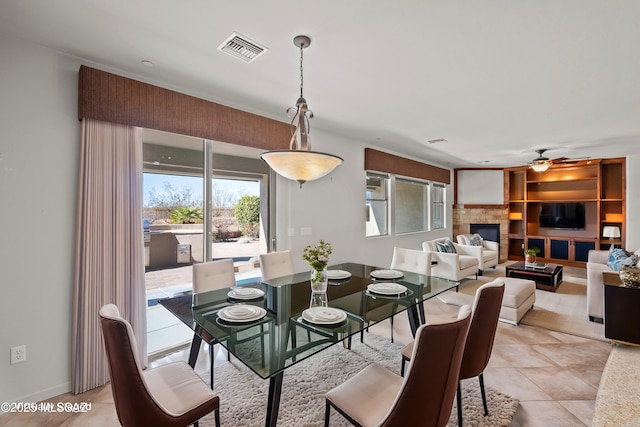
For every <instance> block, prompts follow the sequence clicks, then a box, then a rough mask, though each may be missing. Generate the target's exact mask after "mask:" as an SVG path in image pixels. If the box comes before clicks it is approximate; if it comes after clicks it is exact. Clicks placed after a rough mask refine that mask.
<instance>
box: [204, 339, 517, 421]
mask: <svg viewBox="0 0 640 427" xmlns="http://www.w3.org/2000/svg"><path fill="white" fill-rule="evenodd" d="M401 349H402V346H401V345H400V344H395V343H391V342H390V341H389V340H388V339H385V338H382V337H378V336H375V335H372V334H365V342H364V344H361V343H360V341H359V340H354V343H353V346H352V350H345V349H344V348H342V346H341V345H334V346H332V347H330V348H329V349H327V350H324V351H322V352H321V353H319V354H317V355H315V356H313V357H311V358H309V359H306V360H303V361H301V362H300V363H298V364H297V365H295V366H293V367H291V368H289V369H287V370H286V371H285V374H284V380H283V384H282V398H281V401H280V412H279V416H278V426H282V427H316V426H322V425H323V422H324V409H325V400H324V395H325V393H326V392H327V391H329V390H330V389H331V388H333V387H335V386H337V385H339V384H341V383H342V382H344V381H345V380H347V379H348V378H350V377H351V376H353V375H354V374H356V373H357V372H359V371H360V370H361V369H363V368H365V367H366V366H367V365H369V364H371V363H373V362H376V363H379V364H381V365H383V366H385V367H386V368H388V369H390V370H392V371H393V372H396V373H398V374H399V371H400V360H401V358H400V350H401ZM201 375H202V376H203V378H207V377H208V375H206V374H201ZM268 386H269V381H268V380H262V379H260V378H259V377H258V376H257V375H256V374H254V373H253V372H251V371H249V370H248V369H247V368H246V367H245V366H244V365H243V364H242V363H240V362H238V361H237V360H233V358H232V361H231V362H226V363H221V364H220V366H217V367H216V368H215V389H214V391H215V392H216V393H217V394H218V395H219V396H220V417H221V425H223V426H234V427H256V426H262V425H264V420H265V414H266V403H267V394H268V388H269V387H268ZM486 392H487V399H488V406H489V416H487V417H484V414H483V409H482V400H481V397H480V390H479V386H478V381H477V380H476V379H474V380H466V381H464V382H463V390H462V395H463V405H462V407H463V418H464V424H465V425H472V426H508V425H509V424H510V423H511V420H512V418H513V416H514V414H515V412H516V410H517V408H518V405H519V401H518V400H517V399H514V398H512V397H510V396H507V395H505V394H503V393H500V392H498V391H496V390H493V389H491V388H486ZM456 411H457V409H456V405H455V403H454V406H453V409H452V412H451V419H450V421H449V424H448V425H449V426H451V427H454V426H457V425H458V424H457V415H456V414H457V412H456ZM200 425H201V426H213V425H214V420H213V416H207V417H205V418H204V419H202V420H201V421H200ZM330 425H331V426H335V427H337V426H349V425H350V424H349V423H348V422H347V421H346V420H345V419H344V418H343V417H342V416H340V414H338V413H337V412H335V411H332V413H331V424H330Z"/></svg>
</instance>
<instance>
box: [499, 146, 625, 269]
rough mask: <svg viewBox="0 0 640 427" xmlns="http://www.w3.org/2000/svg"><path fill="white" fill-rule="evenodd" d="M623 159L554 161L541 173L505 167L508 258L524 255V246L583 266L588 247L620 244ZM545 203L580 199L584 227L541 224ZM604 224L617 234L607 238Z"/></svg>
mask: <svg viewBox="0 0 640 427" xmlns="http://www.w3.org/2000/svg"><path fill="white" fill-rule="evenodd" d="M624 171H625V159H624V158H616V159H594V160H581V161H577V162H572V163H570V164H568V163H559V164H554V165H553V166H551V167H550V168H549V169H548V170H547V171H545V172H535V171H533V170H532V169H530V168H528V167H526V166H522V167H518V168H509V169H505V180H504V181H505V199H506V200H507V203H508V206H509V250H508V254H509V259H515V260H522V259H524V250H525V249H526V248H531V247H534V246H535V247H538V248H539V249H540V253H538V260H539V261H543V262H554V263H559V264H566V265H577V266H581V265H584V262H586V261H587V255H588V253H589V250H591V249H608V248H609V246H610V245H612V244H614V245H617V246H624V235H625V173H624ZM546 202H583V203H584V206H585V217H586V218H585V219H586V224H585V227H584V229H580V230H566V229H554V228H546V227H541V226H540V225H539V216H540V209H541V205H542V204H543V203H546ZM605 226H614V227H618V228H619V229H620V235H621V237H620V238H617V239H613V240H610V239H606V238H604V236H603V235H602V230H603V228H604V227H605Z"/></svg>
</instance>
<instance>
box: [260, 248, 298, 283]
mask: <svg viewBox="0 0 640 427" xmlns="http://www.w3.org/2000/svg"><path fill="white" fill-rule="evenodd" d="M260 272H261V274H262V280H269V279H273V278H274V277H280V276H288V275H289V274H293V273H294V270H293V258H292V257H291V251H288V250H287V251H280V252H269V253H266V254H260Z"/></svg>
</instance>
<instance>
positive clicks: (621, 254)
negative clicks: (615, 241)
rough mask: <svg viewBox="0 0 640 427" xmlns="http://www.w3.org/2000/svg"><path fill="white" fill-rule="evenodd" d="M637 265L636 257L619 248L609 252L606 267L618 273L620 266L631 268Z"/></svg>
mask: <svg viewBox="0 0 640 427" xmlns="http://www.w3.org/2000/svg"><path fill="white" fill-rule="evenodd" d="M637 263H638V255H635V254H634V255H631V254H629V252H627V251H625V250H624V249H620V248H613V249H610V250H609V260H608V262H607V265H608V266H609V268H611V269H612V270H613V271H620V269H621V268H622V266H628V267H633V266H635V265H636V264H637Z"/></svg>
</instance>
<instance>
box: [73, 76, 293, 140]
mask: <svg viewBox="0 0 640 427" xmlns="http://www.w3.org/2000/svg"><path fill="white" fill-rule="evenodd" d="M79 74H80V76H79V80H78V119H79V120H82V119H83V118H85V117H86V118H92V119H96V120H103V121H107V122H112V123H120V124H125V125H130V126H139V127H143V128H149V129H157V130H161V131H165V132H172V133H177V134H181V135H188V136H195V137H198V138H206V139H211V140H214V141H220V142H228V143H231V144H238V145H243V146H248V147H254V148H261V149H264V150H278V149H286V148H289V140H290V139H291V133H290V130H289V124H287V123H283V122H279V121H276V120H272V119H268V118H266V117H262V116H259V115H256V114H252V113H247V112H246V111H241V110H237V109H235V108H231V107H226V106H224V105H220V104H216V103H214V102H211V101H207V100H204V99H201V98H196V97H193V96H189V95H185V94H182V93H179V92H175V91H172V90H169V89H164V88H161V87H158V86H154V85H151V84H148V83H143V82H139V81H137V80H133V79H129V78H126V77H122V76H118V75H115V74H111V73H108V72H105V71H101V70H97V69H94V68H90V67H87V66H85V65H82V66H81V67H80V72H79Z"/></svg>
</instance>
